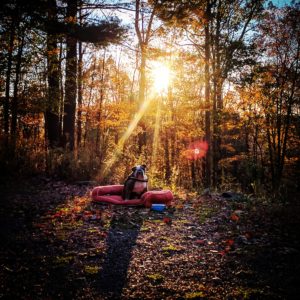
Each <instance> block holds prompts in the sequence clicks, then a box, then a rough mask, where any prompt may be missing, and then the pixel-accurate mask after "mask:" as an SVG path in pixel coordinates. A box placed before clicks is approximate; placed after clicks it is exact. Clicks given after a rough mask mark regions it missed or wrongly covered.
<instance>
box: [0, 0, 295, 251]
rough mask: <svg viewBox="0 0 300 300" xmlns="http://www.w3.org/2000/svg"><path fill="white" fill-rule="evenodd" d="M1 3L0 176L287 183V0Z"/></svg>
mask: <svg viewBox="0 0 300 300" xmlns="http://www.w3.org/2000/svg"><path fill="white" fill-rule="evenodd" d="M10 2H11V1H4V3H3V4H1V7H2V8H3V11H2V12H1V13H0V22H1V24H0V25H1V39H0V45H1V53H0V58H1V64H0V84H1V90H0V96H1V98H0V101H1V102H0V104H1V106H0V118H1V125H0V126H1V128H0V129H1V137H0V138H1V140H0V142H1V144H0V147H1V148H0V151H1V152H0V155H1V170H3V171H4V172H3V173H4V174H5V176H7V175H13V176H15V174H18V175H28V174H36V173H46V174H48V175H51V176H56V177H60V178H68V179H72V180H77V181H78V180H98V181H101V182H102V183H122V182H123V180H124V178H125V177H126V176H127V175H128V173H129V172H130V169H131V167H132V166H133V165H135V164H137V163H145V164H146V165H147V166H148V172H149V178H150V185H151V186H152V187H163V186H169V187H172V188H173V189H176V188H177V187H185V188H188V189H192V188H193V189H196V190H198V191H199V190H201V189H203V188H207V187H215V188H221V189H231V188H235V189H242V190H246V191H248V192H252V193H264V192H270V191H275V192H276V193H277V194H278V193H286V192H287V191H288V190H291V189H295V188H296V189H297V188H299V187H298V184H299V183H298V182H295V178H296V177H297V176H298V177H299V86H300V85H299V78H300V76H299V33H300V30H299V22H298V20H299V7H298V6H297V5H292V6H286V7H281V8H276V7H274V6H272V5H269V6H268V7H266V6H263V1H250V2H249V3H248V2H246V1H245V3H244V2H243V1H242V2H240V1H233V2H232V1H214V2H213V3H210V2H209V1H199V2H197V1H196V2H197V5H191V4H189V3H186V1H163V2H161V1H134V2H130V3H123V2H122V1H121V2H122V3H121V4H119V5H116V4H114V2H113V1H112V3H111V4H110V5H109V4H107V5H105V4H103V5H102V6H101V5H100V4H97V3H92V1H91V2H90V1H87V3H83V2H85V1H83V2H82V1H81V2H80V3H81V4H80V5H74V3H75V2H74V1H66V2H63V3H60V2H57V1H52V0H49V1H46V2H47V5H46V6H45V5H44V4H45V3H44V2H45V1H37V2H36V3H34V4H33V3H31V1H29V2H28V3H27V4H26V5H25V4H22V3H21V2H20V3H18V1H17V5H15V4H13V2H12V3H10ZM72 2H74V3H72ZM243 3H244V4H245V5H244V4H243ZM99 8H101V9H104V10H109V11H110V14H111V15H112V16H113V18H111V19H110V20H106V21H103V18H104V16H102V15H101V13H99ZM146 8H147V9H146ZM96 11H98V12H97V13H96V14H95V15H94V13H95V12H96ZM120 11H122V13H126V12H129V11H131V12H133V13H128V16H127V17H126V18H124V20H118V18H119V19H122V13H120ZM95 16H96V18H98V21H97V22H98V23H97V22H96V23H95V22H94V17H95ZM125 32H126V34H125ZM155 65H156V66H157V65H158V66H159V65H160V66H161V69H159V70H161V72H160V73H159V71H158V72H155V73H154V72H152V71H153V69H154V66H155ZM165 68H168V70H169V74H170V75H169V78H168V79H169V80H168V82H167V86H166V87H165V88H164V90H160V91H158V90H157V89H155V86H156V84H155V83H156V82H157V81H162V80H163V79H164V76H165V73H163V70H164V69H165ZM159 76H161V78H160V77H159ZM74 209H75V210H76V207H75V208H74ZM78 209H79V208H78ZM74 213H76V212H75V211H74ZM58 214H60V212H58ZM57 217H59V216H57ZM87 217H88V216H87ZM232 218H233V221H238V220H237V219H236V217H235V216H232ZM165 222H166V223H167V224H168V222H167V221H165ZM228 246H231V245H228Z"/></svg>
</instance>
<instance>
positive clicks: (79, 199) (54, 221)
mask: <svg viewBox="0 0 300 300" xmlns="http://www.w3.org/2000/svg"><path fill="white" fill-rule="evenodd" d="M50 187H51V188H50ZM54 187H55V188H54ZM46 188H47V189H48V190H44V191H43V193H41V194H40V193H37V195H36V198H33V197H32V196H28V197H27V198H26V203H27V204H26V205H29V203H31V205H32V207H34V205H37V203H38V205H41V207H43V209H41V208H40V207H39V206H36V208H34V210H30V209H28V208H26V206H22V203H24V199H25V198H24V195H22V194H20V195H19V196H18V197H16V199H17V200H14V201H16V202H15V203H16V206H15V207H16V210H15V212H14V214H13V213H12V212H10V211H9V215H12V223H11V224H13V225H14V226H16V225H18V224H19V225H18V226H19V227H18V229H19V228H21V230H11V231H10V232H12V237H6V239H7V240H8V241H9V243H7V245H12V246H13V247H12V248H11V249H9V250H8V251H6V252H5V254H4V253H3V252H2V253H1V257H2V258H3V262H1V266H2V273H1V281H2V282H3V286H2V287H3V289H4V292H3V293H4V295H5V293H6V294H7V295H12V296H15V297H14V298H16V299H18V298H21V297H20V296H21V295H22V297H23V298H28V297H30V295H32V294H36V293H37V292H38V293H39V294H38V297H40V298H41V299H42V298H45V299H47V298H49V299H56V298H66V299H67V298H70V299H98V298H99V299H100V298H103V299H112V297H113V296H112V295H111V294H108V293H106V292H105V289H102V287H100V286H99V279H100V278H101V276H102V274H103V268H104V267H105V268H106V270H107V271H106V272H107V274H108V275H111V277H110V276H108V277H107V281H106V283H105V284H106V285H109V284H111V283H113V282H116V283H117V284H119V285H118V288H119V287H120V286H121V287H122V297H123V298H124V299H134V298H135V299H160V298H164V299H201V298H208V299H209V298H211V299H226V298H228V299H229V298H230V297H231V298H243V297H244V298H245V297H248V295H250V296H251V297H252V296H253V297H254V298H255V296H256V295H259V296H261V295H265V294H264V293H266V294H267V293H271V292H272V293H271V294H270V295H271V296H270V297H269V298H270V299H272V296H274V295H276V296H278V295H280V296H282V295H283V294H282V293H283V291H284V286H283V284H282V286H283V287H282V286H281V287H280V288H281V290H280V289H279V288H277V287H276V286H275V284H273V279H276V278H277V277H276V275H277V273H278V272H279V270H280V271H282V270H285V269H284V268H285V266H284V264H283V263H280V262H281V261H284V259H285V258H286V257H288V258H289V257H291V256H292V257H297V256H298V255H299V250H298V248H297V246H296V245H289V244H287V245H286V244H284V243H286V240H285V241H284V242H283V241H282V242H281V240H280V239H278V244H279V243H280V242H281V246H280V247H277V248H276V251H273V252H271V253H272V255H270V253H269V256H268V252H267V250H268V249H270V247H271V246H270V245H271V242H270V237H271V235H270V234H269V233H270V232H271V233H272V238H273V237H274V236H275V233H277V232H278V231H274V226H272V227H271V226H270V227H271V230H270V231H269V232H267V231H266V230H265V229H264V228H265V227H264V225H265V223H262V220H263V221H264V222H265V218H264V216H265V215H264V214H263V213H262V212H261V211H260V210H259V209H258V208H256V210H255V212H254V210H253V213H252V214H250V212H249V207H250V206H249V205H248V206H247V205H244V204H243V202H240V201H239V203H238V205H235V204H234V203H233V200H232V199H231V200H230V201H229V200H228V202H227V200H224V199H222V197H220V196H218V198H216V197H214V195H212V196H211V197H210V198H207V197H206V198H204V197H202V198H201V197H200V198H198V199H197V197H196V196H195V197H191V196H187V195H186V196H184V197H183V198H182V199H179V198H178V199H177V200H176V201H177V202H176V203H175V206H174V207H175V208H173V210H172V211H171V210H169V211H168V210H166V211H165V212H164V213H157V212H153V211H150V210H149V209H145V208H122V207H112V206H99V205H93V204H91V202H90V198H89V195H88V194H87V193H83V191H81V190H79V189H76V187H75V186H69V185H66V184H63V183H58V184H53V183H51V182H48V183H47V186H46ZM56 189H57V190H56ZM53 190H55V191H54V192H53ZM60 191H62V192H63V193H61V194H60ZM40 199H43V200H44V199H45V200H44V202H41V201H40ZM53 199H55V200H53ZM38 201H40V202H38ZM250 209H251V207H250ZM259 213H260V217H259ZM261 216H263V217H261ZM26 222H27V223H26ZM24 224H25V227H23V226H24ZM32 225H33V226H32ZM10 226H12V225H10ZM12 228H14V227H12ZM7 235H8V234H7ZM286 238H287V237H286ZM295 241H296V239H295ZM277 250H278V251H277ZM260 252H261V254H260ZM275 255H277V256H278V257H279V263H275V264H274V266H273V265H271V262H273V261H272V260H271V261H270V265H267V267H265V265H266V264H267V263H268V260H270V258H271V259H273V257H274V256H275ZM108 257H109V258H110V260H107V259H108ZM266 257H267V258H268V259H266ZM126 259H127V262H128V264H127V265H126V264H125V266H124V260H126ZM291 261H292V260H291ZM111 262H114V263H111ZM106 264H107V265H106ZM120 268H121V269H122V268H123V269H122V272H123V271H124V274H125V275H124V274H123V273H122V272H119V273H118V270H120ZM255 268H256V269H257V270H258V271H259V272H257V271H256V269H255ZM272 268H273V269H272ZM270 270H273V272H269V271H270ZM274 270H275V271H274ZM282 272H283V271H282ZM115 274H123V275H122V276H114V275H115ZM268 274H271V275H272V276H273V277H272V278H271V279H272V280H271V279H269V277H268V276H269V275H268ZM285 275H286V274H285ZM287 276H289V275H288V274H287ZM253 278H255V280H254V279H253ZM277 279H278V278H277ZM281 280H282V282H283V283H285V282H289V281H288V280H286V281H284V279H282V278H281ZM274 282H278V280H277V281H276V280H274ZM1 284H2V283H1ZM272 284H273V285H272ZM247 285H249V286H250V285H251V287H252V286H253V288H251V289H250V288H247V287H246V286H247ZM267 286H269V288H268V287H267ZM256 287H258V288H257V289H256ZM289 289H291V287H290V286H289ZM270 291H271V292H270ZM285 291H287V289H286V290H285ZM280 293H281V294H280ZM36 295H37V294H36ZM59 295H60V296H59ZM268 295H269V294H268ZM283 296H285V295H283ZM283 296H282V298H284V297H283ZM110 297H111V298H110Z"/></svg>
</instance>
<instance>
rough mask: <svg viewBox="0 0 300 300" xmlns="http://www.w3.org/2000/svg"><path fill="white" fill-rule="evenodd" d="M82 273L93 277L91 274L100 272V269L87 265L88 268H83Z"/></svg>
mask: <svg viewBox="0 0 300 300" xmlns="http://www.w3.org/2000/svg"><path fill="white" fill-rule="evenodd" d="M84 271H85V273H87V274H91V275H93V274H97V273H98V272H99V271H100V267H98V266H89V265H88V266H85V267H84Z"/></svg>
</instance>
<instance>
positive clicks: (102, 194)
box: [91, 185, 173, 207]
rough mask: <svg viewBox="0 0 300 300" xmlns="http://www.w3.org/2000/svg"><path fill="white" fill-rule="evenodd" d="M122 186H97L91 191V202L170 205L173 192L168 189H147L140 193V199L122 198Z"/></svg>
mask: <svg viewBox="0 0 300 300" xmlns="http://www.w3.org/2000/svg"><path fill="white" fill-rule="evenodd" d="M123 187H124V186H123V185H106V186H97V187H95V188H94V189H93V190H92V193H91V197H92V199H93V202H99V203H111V204H116V205H144V206H145V207H151V205H152V204H153V203H161V204H165V205H166V206H170V205H171V202H172V200H173V194H172V192H171V191H170V190H162V191H148V192H146V193H144V194H143V195H142V197H141V199H132V200H124V199H123V198H122V192H123Z"/></svg>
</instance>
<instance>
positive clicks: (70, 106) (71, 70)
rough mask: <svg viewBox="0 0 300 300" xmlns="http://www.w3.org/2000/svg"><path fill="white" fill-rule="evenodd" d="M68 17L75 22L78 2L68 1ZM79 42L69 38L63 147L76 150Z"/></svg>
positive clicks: (67, 44)
mask: <svg viewBox="0 0 300 300" xmlns="http://www.w3.org/2000/svg"><path fill="white" fill-rule="evenodd" d="M67 4H68V6H67V17H68V19H69V20H71V22H75V20H76V14H77V1H73V0H68V1H67ZM76 45H77V41H76V39H75V38H73V37H71V36H67V43H66V47H67V55H66V82H65V103H64V118H63V146H64V147H65V148H67V149H69V150H71V151H72V150H74V142H75V114H76V93H77V51H76Z"/></svg>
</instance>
